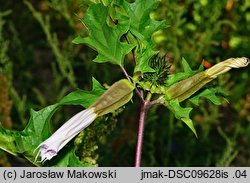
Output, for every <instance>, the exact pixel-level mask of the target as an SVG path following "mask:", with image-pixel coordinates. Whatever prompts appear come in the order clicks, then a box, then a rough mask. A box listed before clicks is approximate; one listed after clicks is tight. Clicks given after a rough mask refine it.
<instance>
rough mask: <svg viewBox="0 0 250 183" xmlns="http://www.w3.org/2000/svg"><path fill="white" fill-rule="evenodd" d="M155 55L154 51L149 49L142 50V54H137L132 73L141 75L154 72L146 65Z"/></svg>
mask: <svg viewBox="0 0 250 183" xmlns="http://www.w3.org/2000/svg"><path fill="white" fill-rule="evenodd" d="M154 54H156V52H155V51H153V50H152V49H151V48H147V49H144V50H142V53H140V54H138V53H137V56H136V61H137V64H136V66H135V69H134V72H135V73H136V72H141V73H146V72H155V70H154V69H152V68H151V67H150V66H149V65H148V61H149V59H150V58H151V57H152V56H153V55H154Z"/></svg>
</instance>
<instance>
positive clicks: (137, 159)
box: [135, 102, 149, 167]
mask: <svg viewBox="0 0 250 183" xmlns="http://www.w3.org/2000/svg"><path fill="white" fill-rule="evenodd" d="M148 107H149V106H148V103H147V102H143V103H142V105H141V111H140V118H139V127H138V135H137V144H136V153H135V167H140V166H141V154H142V144H143V134H144V126H145V125H144V124H145V117H146V114H147V110H148Z"/></svg>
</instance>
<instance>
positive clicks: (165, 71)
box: [144, 54, 171, 86]
mask: <svg viewBox="0 0 250 183" xmlns="http://www.w3.org/2000/svg"><path fill="white" fill-rule="evenodd" d="M149 66H150V67H151V68H153V69H154V70H155V72H150V73H145V74H144V80H145V81H149V82H151V83H152V85H156V86H160V85H164V84H165V82H166V79H167V77H168V75H169V68H170V67H171V64H170V63H169V61H168V59H167V57H166V55H164V56H160V55H159V54H157V55H154V56H153V57H152V58H151V59H150V60H149Z"/></svg>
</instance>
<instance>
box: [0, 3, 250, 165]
mask: <svg viewBox="0 0 250 183" xmlns="http://www.w3.org/2000/svg"><path fill="white" fill-rule="evenodd" d="M158 3H159V0H136V1H135V2H133V3H128V2H127V1H126V0H105V1H94V2H93V4H91V5H90V7H89V9H88V10H87V12H86V14H85V16H84V18H83V20H82V22H83V24H84V26H85V27H86V29H87V30H88V36H87V37H81V36H78V37H76V38H75V39H74V40H73V43H75V44H86V45H88V46H90V47H91V48H93V49H94V50H95V51H96V52H97V53H98V55H97V57H96V58H95V59H94V60H93V61H94V62H99V63H105V62H110V63H112V64H114V65H117V66H118V67H120V68H121V72H123V73H124V77H125V78H123V79H121V80H119V81H117V82H115V83H114V84H113V85H111V86H110V87H109V88H108V89H104V87H102V86H101V84H100V83H99V82H98V81H96V80H95V79H94V78H93V87H92V90H91V91H83V90H80V89H78V90H76V91H74V92H72V93H69V94H68V95H67V96H65V97H64V98H62V99H61V100H60V101H58V103H56V104H53V105H50V106H48V107H45V108H44V109H41V110H39V111H34V110H31V114H30V115H31V117H30V119H29V121H28V123H27V126H26V127H25V129H24V130H23V131H14V130H7V129H4V128H3V127H0V136H1V138H0V147H1V149H3V150H5V151H7V152H9V153H10V154H12V155H14V156H23V157H25V158H26V159H28V160H29V161H30V162H32V163H33V164H35V165H37V166H93V164H91V163H86V162H82V161H80V160H79V158H78V156H77V155H76V154H75V150H76V148H77V143H75V144H74V143H71V142H72V141H73V139H74V138H75V137H76V136H77V135H78V134H79V133H80V132H81V131H83V130H84V129H85V128H87V127H88V126H89V125H90V124H91V123H92V122H93V121H94V120H95V119H97V118H98V117H100V116H102V115H106V114H108V113H111V112H114V111H115V110H117V109H119V108H120V107H122V106H124V105H125V104H127V103H129V102H130V101H131V99H132V98H133V96H137V97H138V98H139V99H140V101H141V109H140V113H139V115H138V116H139V123H138V136H137V144H136V147H135V149H136V154H135V166H136V167H138V166H140V164H141V152H142V144H143V134H144V122H145V118H146V114H147V111H148V109H149V108H150V107H151V106H152V105H155V104H160V105H164V106H166V108H168V109H169V111H171V112H173V113H174V115H175V117H176V118H177V119H179V120H181V121H183V122H184V123H185V124H186V125H187V126H188V127H189V128H190V129H191V130H192V132H193V133H194V134H195V136H197V133H196V130H195V128H194V124H193V121H192V119H190V116H189V114H190V112H191V110H192V108H190V107H189V108H185V107H182V106H180V102H183V101H185V100H189V101H191V102H192V103H194V104H196V105H198V104H199V99H200V97H205V98H207V99H209V100H211V102H213V103H214V104H216V105H219V104H220V103H221V102H220V100H219V99H218V98H217V97H216V95H215V94H216V93H217V91H218V90H216V89H214V88H209V86H206V87H204V86H205V85H206V84H207V83H209V82H211V81H212V80H214V79H216V78H217V77H218V76H219V75H221V74H223V73H225V72H228V71H229V70H230V69H233V68H241V67H246V66H247V65H248V64H249V62H250V61H249V59H247V58H245V57H241V58H229V59H227V60H225V61H221V62H219V63H218V64H215V65H214V66H212V67H210V68H208V69H206V70H204V69H203V67H202V66H201V67H200V68H199V69H198V70H192V69H191V68H190V67H189V64H188V62H187V61H186V60H185V59H182V66H183V69H184V72H179V73H173V74H170V71H169V69H170V67H171V64H170V63H169V62H168V59H167V58H166V57H165V56H164V55H161V54H159V52H158V51H157V50H155V48H154V47H155V46H154V43H153V41H152V35H153V33H155V32H156V31H158V30H160V29H164V28H166V25H165V22H164V21H156V20H153V19H152V18H151V17H150V13H151V12H152V11H153V10H154V9H155V8H156V7H157V5H158ZM128 54H130V55H132V57H133V64H134V72H133V75H129V74H128V73H127V71H126V69H125V65H126V64H131V63H130V62H128V61H129V60H128V58H129V57H125V56H126V55H128ZM198 91H199V92H198ZM63 105H81V106H82V107H84V109H83V110H82V111H80V112H79V113H77V114H75V115H74V116H73V117H71V118H70V119H69V120H68V121H67V122H65V123H64V124H63V125H62V126H61V127H60V128H59V129H58V130H56V131H55V132H54V133H51V132H50V123H51V122H52V121H51V118H52V116H53V114H54V113H55V112H56V111H57V109H59V108H60V107H62V106H63Z"/></svg>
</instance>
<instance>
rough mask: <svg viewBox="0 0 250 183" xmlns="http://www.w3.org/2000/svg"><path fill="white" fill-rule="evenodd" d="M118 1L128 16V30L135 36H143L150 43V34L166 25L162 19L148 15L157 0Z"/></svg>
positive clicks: (156, 4) (154, 7) (155, 5)
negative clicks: (157, 19)
mask: <svg viewBox="0 0 250 183" xmlns="http://www.w3.org/2000/svg"><path fill="white" fill-rule="evenodd" d="M118 2H119V5H121V6H122V7H123V8H124V9H125V11H126V12H127V14H128V16H129V18H130V26H131V27H130V31H131V32H132V34H134V35H135V36H136V37H138V38H143V40H144V41H146V42H148V43H150V44H151V43H152V40H151V37H152V34H153V33H154V32H156V31H157V30H159V29H162V28H165V27H166V25H165V22H164V21H156V20H152V19H151V18H150V16H149V15H150V13H151V12H152V11H153V10H154V9H156V7H157V6H158V3H159V2H160V1H159V0H136V1H135V2H134V3H128V2H127V1H124V0H119V1H118Z"/></svg>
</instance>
